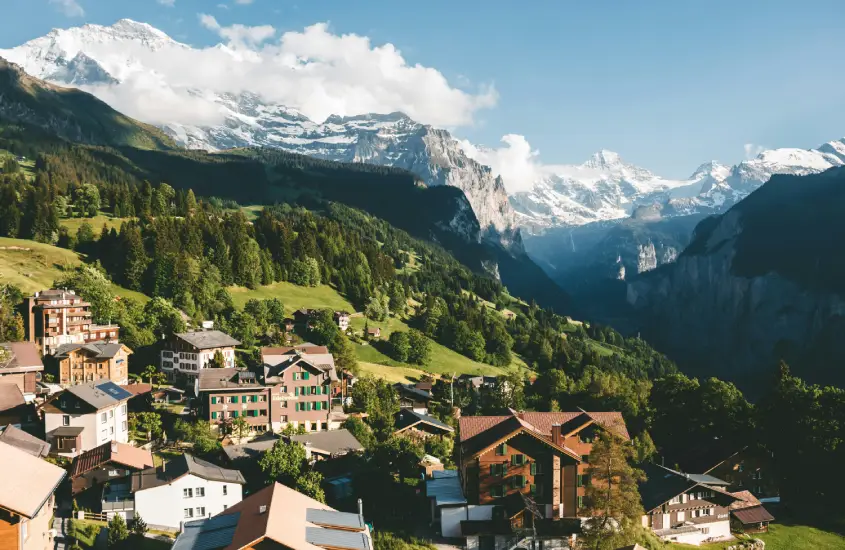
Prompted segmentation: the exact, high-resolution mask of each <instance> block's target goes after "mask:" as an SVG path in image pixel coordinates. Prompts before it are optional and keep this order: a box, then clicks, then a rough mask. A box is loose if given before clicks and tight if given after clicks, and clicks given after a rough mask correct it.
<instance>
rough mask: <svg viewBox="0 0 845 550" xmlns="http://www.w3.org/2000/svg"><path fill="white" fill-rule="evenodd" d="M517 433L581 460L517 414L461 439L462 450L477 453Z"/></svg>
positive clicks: (472, 453)
mask: <svg viewBox="0 0 845 550" xmlns="http://www.w3.org/2000/svg"><path fill="white" fill-rule="evenodd" d="M517 433H527V434H528V435H530V436H532V437H535V438H537V439H538V440H540V441H542V442H543V443H546V444H547V445H549V446H550V447H552V448H554V449H557V450H558V451H560V452H562V453H565V454H567V455H569V456H570V457H572V458H574V459H575V460H577V461H578V462H580V461H581V457H580V455H579V454H578V453H576V452H575V451H573V450H572V449H570V448H568V447H566V446H565V445H556V444H554V443H553V442H552V440H551V438H550V437H546V436H545V435H544V434H543V433H541V432H539V431H537V429H536V428H535V427H534V426H532V425H531V424H529V423H528V422H526V421H525V420H523V419H522V418H519V416H517V415H513V416H508V417H505V419H504V420H503V421H501V422H499V423H497V424H494V425H493V426H491V427H490V428H489V429H487V430H485V431H483V432H480V433H478V434H476V436H475V437H473V438H472V439H471V440H468V441H463V440H462V445H463V448H464V452H465V453H466V454H467V455H475V454H477V453H481V452H483V451H484V450H485V449H488V448H490V447H491V446H492V445H495V444H496V443H497V442H499V441H501V440H503V439H505V438H510V437H511V436H513V435H516V434H517Z"/></svg>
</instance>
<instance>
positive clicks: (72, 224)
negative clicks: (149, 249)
mask: <svg viewBox="0 0 845 550" xmlns="http://www.w3.org/2000/svg"><path fill="white" fill-rule="evenodd" d="M130 219H132V218H115V217H112V216H111V215H110V214H105V213H103V212H101V213H99V214H97V215H96V216H94V217H93V218H62V219H61V220H59V224H60V225H61V226H62V227H67V230H68V232H69V233H70V234H71V235H76V232H77V231H79V228H80V226H82V224H83V223H85V222H88V223H89V224H90V225H91V227H92V228H93V229H94V235H96V236H97V237H99V236H100V232H101V231H102V230H103V224H105V225H106V226H108V228H109V230H111V229H113V228H114V229H117V230H118V231H119V230H120V224H122V223H123V222H125V221H128V220H130Z"/></svg>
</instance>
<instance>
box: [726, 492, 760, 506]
mask: <svg viewBox="0 0 845 550" xmlns="http://www.w3.org/2000/svg"><path fill="white" fill-rule="evenodd" d="M730 494H731V496H734V497H736V498H738V499H740V500H736V501H734V502H731V510H741V509H742V508H750V507H752V506H760V501H759V500H758V499H757V497H755V496H754V495H752V494H751V491H737V492H735V493H730Z"/></svg>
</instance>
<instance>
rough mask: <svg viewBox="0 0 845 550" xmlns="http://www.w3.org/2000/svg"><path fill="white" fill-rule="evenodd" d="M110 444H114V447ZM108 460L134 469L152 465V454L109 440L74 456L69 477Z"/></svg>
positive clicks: (80, 473)
mask: <svg viewBox="0 0 845 550" xmlns="http://www.w3.org/2000/svg"><path fill="white" fill-rule="evenodd" d="M112 446H114V449H113V448H112ZM115 451H116V452H115ZM108 462H114V463H116V464H121V465H123V466H128V467H129V468H134V469H136V470H143V469H144V468H150V467H152V466H153V455H152V453H151V452H150V451H148V450H145V449H139V448H138V447H133V446H132V445H128V444H126V443H118V442H117V441H110V442H108V443H103V444H102V445H100V446H99V447H94V448H93V449H91V450H89V451H86V452H84V453H82V454H81V455H79V456H78V457H76V458H75V459H74V460H73V465H72V466H71V469H70V477H77V476H81V475H82V474H84V473H85V472H90V471H91V470H93V469H94V468H97V467H99V466H101V465H103V464H106V463H108Z"/></svg>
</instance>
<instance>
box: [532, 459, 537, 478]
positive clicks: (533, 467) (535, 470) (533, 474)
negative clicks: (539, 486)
mask: <svg viewBox="0 0 845 550" xmlns="http://www.w3.org/2000/svg"><path fill="white" fill-rule="evenodd" d="M531 475H532V476H536V475H537V463H536V462H532V463H531Z"/></svg>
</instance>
